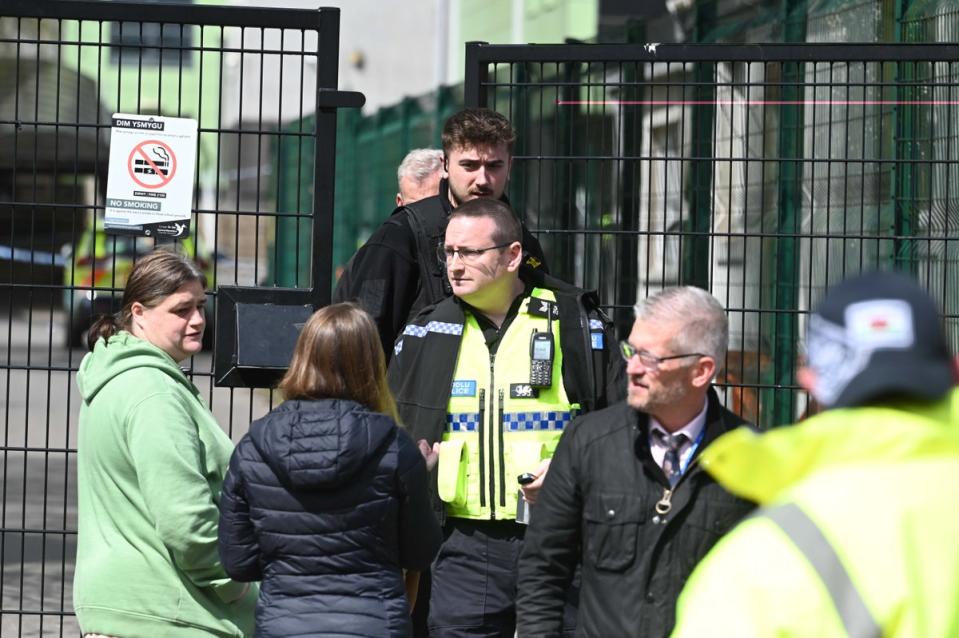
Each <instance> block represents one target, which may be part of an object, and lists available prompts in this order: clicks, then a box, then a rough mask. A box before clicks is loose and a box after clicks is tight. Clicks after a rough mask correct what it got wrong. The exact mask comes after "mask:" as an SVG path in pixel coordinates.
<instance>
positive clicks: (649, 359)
mask: <svg viewBox="0 0 959 638" xmlns="http://www.w3.org/2000/svg"><path fill="white" fill-rule="evenodd" d="M619 353H620V354H621V355H623V359H625V360H626V363H629V362H630V360H631V359H632V358H633V357H635V356H637V355H638V356H639V362H640V363H642V364H643V367H644V368H646V369H647V370H650V371H652V372H656V371H657V370H659V364H661V363H662V362H663V361H670V360H671V359H685V358H686V357H707V356H709V355H705V354H703V353H701V352H687V353H686V354H673V355H670V356H668V357H657V356H656V355H654V354H653V353H651V352H647V351H645V350H637V349H636V348H634V347H633V346H632V345H630V344H629V342H628V341H620V342H619Z"/></svg>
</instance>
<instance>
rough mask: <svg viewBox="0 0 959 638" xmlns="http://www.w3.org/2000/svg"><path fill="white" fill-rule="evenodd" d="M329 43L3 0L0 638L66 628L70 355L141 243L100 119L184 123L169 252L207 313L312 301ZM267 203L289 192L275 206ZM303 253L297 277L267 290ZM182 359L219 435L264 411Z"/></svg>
mask: <svg viewBox="0 0 959 638" xmlns="http://www.w3.org/2000/svg"><path fill="white" fill-rule="evenodd" d="M338 46H339V12H338V10H335V9H320V10H314V11H309V10H290V9H255V8H232V7H227V6H222V7H220V6H201V5H194V4H193V3H192V2H191V0H179V1H177V0H169V1H168V2H167V3H166V4H160V3H120V2H92V1H91V2H65V1H49V0H48V1H44V2H36V1H33V0H4V2H3V3H2V7H0V317H2V318H3V320H4V321H5V324H0V388H2V389H0V392H2V396H3V397H4V400H3V403H2V408H0V409H2V413H3V416H2V419H3V425H2V428H3V430H2V439H0V486H2V488H0V491H2V493H0V498H2V504H0V557H2V566H3V569H2V572H0V635H3V636H39V635H64V634H67V635H76V634H77V633H78V627H77V625H76V622H75V620H74V618H73V617H72V611H71V597H72V587H71V585H72V574H73V556H74V553H75V547H76V542H75V539H76V510H75V507H76V463H75V454H76V419H77V413H78V410H79V396H78V393H77V391H76V389H75V388H76V386H75V375H74V373H75V371H76V369H77V366H78V364H79V362H80V359H81V358H82V356H83V354H84V351H83V350H82V349H81V348H80V347H79V346H80V343H81V341H82V337H83V333H84V330H85V328H86V327H87V326H88V325H89V323H90V321H91V316H92V314H93V313H94V312H95V311H101V310H108V311H109V310H110V309H111V308H112V309H116V301H117V298H116V293H118V292H120V291H121V290H122V287H123V284H124V282H125V278H126V275H127V273H128V272H129V269H130V266H131V264H132V260H133V257H134V256H135V255H137V254H140V253H142V252H144V251H146V250H149V249H151V248H152V246H153V240H152V239H150V240H148V239H147V238H143V237H141V238H133V237H122V236H116V235H108V234H107V233H106V232H105V231H104V228H103V224H102V213H103V209H104V206H103V203H104V193H105V190H106V179H107V158H108V155H109V152H108V146H107V142H108V135H109V131H110V121H111V120H110V118H111V115H112V114H113V113H116V112H123V113H134V114H137V113H138V114H153V115H164V116H174V117H187V118H194V119H196V120H197V122H198V125H199V139H198V144H197V157H198V160H197V171H196V178H195V184H194V191H195V194H194V205H193V211H194V215H193V219H192V236H191V237H190V238H189V239H186V240H183V241H181V242H179V243H180V244H181V246H180V249H181V250H183V251H185V252H186V253H187V254H189V255H191V256H192V257H194V258H195V259H196V261H197V262H198V264H200V266H201V267H202V268H203V269H204V270H206V272H207V273H208V276H209V278H210V283H211V286H210V295H211V304H208V305H215V303H216V292H215V286H222V285H228V286H246V287H260V288H262V289H264V290H273V287H274V286H278V285H293V286H297V287H299V288H300V289H301V290H300V293H302V294H300V293H296V294H298V295H299V297H298V298H300V299H305V298H309V299H310V300H311V301H312V302H314V303H315V304H316V305H321V304H323V303H326V302H327V300H328V298H329V297H328V295H329V282H330V280H331V277H332V274H331V272H330V259H329V254H330V248H331V242H332V239H331V236H332V232H331V229H332V202H333V181H334V180H333V177H334V153H335V134H336V111H335V107H336V106H337V105H338V104H337V102H338V99H337V98H338V97H341V96H339V94H338V93H337V92H336V85H337V61H338ZM314 111H315V112H316V118H312V119H310V118H306V117H304V116H306V115H308V114H311V113H313V112H314ZM308 119H310V121H311V122H312V124H311V125H310V127H309V128H304V125H303V124H302V123H303V122H304V121H307V120H308ZM291 121H292V122H299V123H300V124H298V125H295V126H292V127H290V126H287V125H286V123H287V122H291ZM281 154H282V155H284V156H285V157H287V158H290V157H295V158H296V157H298V158H303V165H304V166H306V167H307V169H305V171H306V172H304V170H303V167H302V166H300V165H299V164H298V163H297V162H290V161H289V159H287V161H286V162H285V163H283V165H284V166H287V167H289V166H292V167H293V171H292V172H291V173H292V174H271V172H270V167H273V166H277V165H279V163H278V162H276V161H275V158H277V157H278V156H280V155H281ZM304 182H306V183H310V184H312V185H313V187H312V188H310V189H308V190H307V189H300V188H298V187H297V185H299V184H301V183H304ZM282 189H291V190H293V191H295V192H296V193H304V195H303V196H298V197H296V198H294V200H295V201H292V202H291V201H290V198H281V197H280V191H281V190H282ZM301 199H302V200H303V201H300V200H301ZM281 201H282V202H284V203H283V204H281ZM311 250H312V251H313V257H314V259H312V261H311V260H310V259H308V258H307V259H305V260H302V261H303V262H305V263H311V264H312V267H311V269H310V272H308V273H307V274H306V276H304V277H298V280H297V281H294V282H287V281H283V282H282V283H280V282H279V281H278V273H280V272H283V271H284V269H286V270H289V268H288V267H287V264H288V263H292V264H298V263H301V260H300V255H299V254H298V253H299V252H301V251H311ZM280 292H284V291H280ZM285 294H286V295H287V297H288V298H289V297H290V291H289V290H287V291H285ZM294 296H296V295H294ZM189 363H190V366H191V369H192V371H191V374H192V378H193V380H194V382H195V383H196V384H197V386H198V387H199V388H200V389H201V390H202V391H203V392H204V395H205V398H206V400H207V401H208V403H209V404H210V406H211V408H212V409H213V412H214V414H215V415H216V417H217V419H218V420H219V421H220V423H221V424H223V426H224V427H225V428H226V429H227V430H228V432H229V433H230V435H231V436H232V437H233V438H234V439H237V438H238V437H239V436H240V435H242V434H243V433H244V432H245V430H246V428H247V425H248V424H249V422H250V420H251V419H252V418H255V417H258V416H260V415H262V414H263V413H265V411H266V410H267V409H268V408H269V407H271V404H272V402H273V397H272V395H271V394H270V392H269V391H267V390H252V389H225V388H214V386H213V383H212V380H213V379H212V376H213V363H212V354H211V353H210V352H204V353H202V354H200V355H198V356H196V357H193V359H192V360H191V361H190V362H189Z"/></svg>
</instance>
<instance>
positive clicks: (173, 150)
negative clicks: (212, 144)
mask: <svg viewBox="0 0 959 638" xmlns="http://www.w3.org/2000/svg"><path fill="white" fill-rule="evenodd" d="M196 146H197V125H196V120H192V119H187V118H180V117H160V116H143V115H127V114H123V113H116V114H114V116H113V128H112V129H111V139H110V172H109V175H108V177H107V202H106V204H107V205H106V212H105V214H104V227H105V228H106V230H107V232H109V233H115V234H124V235H146V236H166V237H180V238H182V237H185V236H186V235H188V234H189V232H190V215H191V213H192V204H193V186H194V185H193V177H194V175H195V173H196Z"/></svg>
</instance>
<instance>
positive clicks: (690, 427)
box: [649, 401, 709, 469]
mask: <svg viewBox="0 0 959 638" xmlns="http://www.w3.org/2000/svg"><path fill="white" fill-rule="evenodd" d="M708 405H709V403H708V402H706V401H704V402H703V409H702V410H700V411H699V414H697V415H696V416H695V417H693V420H692V421H690V422H689V423H687V424H686V425H684V426H683V427H681V428H680V429H678V430H676V431H675V432H670V431H669V430H667V429H666V428H664V427H663V426H662V425H660V424H659V421H657V420H656V418H655V417H653V415H650V416H649V451H650V452H651V453H652V455H653V460H654V461H656V464H657V465H659V467H662V466H663V458H664V457H665V456H666V449H667V448H666V446H665V445H663V444H662V443H661V442H660V441H659V439H658V438H657V437H654V436H653V432H654V431H655V430H659V431H660V432H663V433H664V434H685V435H686V442H685V443H683V446H682V447H681V448H679V467H681V468H684V469H685V468H687V467H689V461H690V460H691V459H692V456H693V453H694V452H696V446H694V445H693V443H694V442H695V441H696V439H697V438H699V435H700V433H701V432H702V431H703V428H705V427H706V408H707V406H708Z"/></svg>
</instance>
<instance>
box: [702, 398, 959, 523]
mask: <svg viewBox="0 0 959 638" xmlns="http://www.w3.org/2000/svg"><path fill="white" fill-rule="evenodd" d="M956 454H959V389H953V390H952V391H951V392H950V393H949V394H948V395H947V396H946V398H944V399H942V400H940V401H937V402H932V403H925V402H896V403H894V404H888V405H883V406H875V407H858V408H845V409H837V410H830V411H827V412H824V413H822V414H820V415H817V416H814V417H811V418H809V419H807V420H806V421H804V422H802V423H800V424H798V425H795V426H791V427H785V428H778V429H776V430H772V431H770V432H765V433H762V434H757V433H755V432H753V431H751V430H749V429H747V428H739V429H737V430H734V431H733V432H730V433H728V434H725V435H723V436H722V437H720V438H719V439H717V440H716V441H714V442H713V443H712V444H711V445H710V446H709V447H708V448H706V449H705V450H704V451H703V453H702V456H701V458H700V464H701V465H702V466H703V468H705V469H706V471H708V472H709V473H710V474H711V475H712V476H713V477H714V478H715V479H716V480H717V481H718V482H719V483H721V484H722V485H723V487H725V488H726V489H727V490H729V491H730V492H732V493H733V494H736V495H737V496H740V497H742V498H746V499H750V500H752V501H755V502H757V503H759V504H760V505H763V504H767V503H770V502H772V501H774V500H776V498H777V497H778V496H779V495H780V494H782V493H783V492H784V491H785V490H786V489H788V488H789V487H790V486H792V485H795V484H796V483H797V482H799V481H801V480H802V479H803V478H805V477H806V476H808V475H810V474H811V473H813V472H816V471H819V470H822V469H826V468H829V467H830V466H837V465H843V466H848V465H851V464H855V463H870V462H876V461H880V462H889V461H896V460H907V459H921V458H930V459H932V458H935V457H937V456H946V455H949V456H955V455H956Z"/></svg>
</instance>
